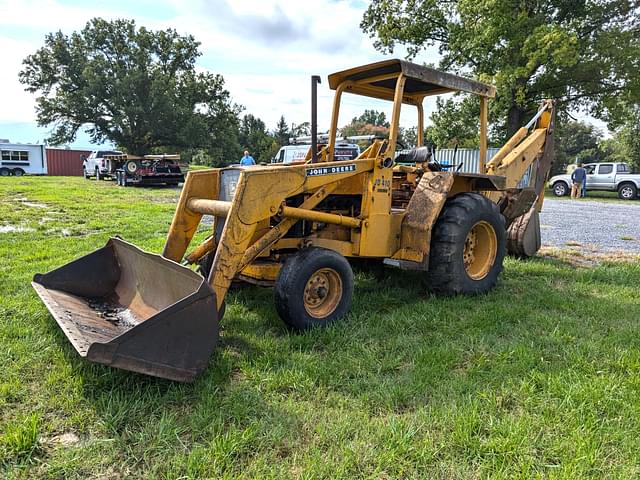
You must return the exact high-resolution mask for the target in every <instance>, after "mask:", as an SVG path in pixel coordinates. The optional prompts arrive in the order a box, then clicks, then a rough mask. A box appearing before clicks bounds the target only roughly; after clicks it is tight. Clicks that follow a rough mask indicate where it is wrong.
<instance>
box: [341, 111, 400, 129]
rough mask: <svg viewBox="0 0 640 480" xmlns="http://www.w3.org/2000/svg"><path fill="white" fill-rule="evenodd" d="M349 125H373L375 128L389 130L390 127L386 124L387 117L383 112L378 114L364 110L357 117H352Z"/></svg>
mask: <svg viewBox="0 0 640 480" xmlns="http://www.w3.org/2000/svg"><path fill="white" fill-rule="evenodd" d="M351 123H352V124H354V123H362V124H365V125H366V124H369V125H374V126H376V127H385V128H389V127H390V126H391V125H390V124H389V122H387V116H386V115H385V114H384V112H378V111H377V110H365V111H364V113H363V114H362V115H360V116H359V117H353V120H351Z"/></svg>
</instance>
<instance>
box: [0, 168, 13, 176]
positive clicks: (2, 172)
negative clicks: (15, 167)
mask: <svg viewBox="0 0 640 480" xmlns="http://www.w3.org/2000/svg"><path fill="white" fill-rule="evenodd" d="M9 175H11V170H9V169H8V168H7V167H2V168H0V177H8V176H9Z"/></svg>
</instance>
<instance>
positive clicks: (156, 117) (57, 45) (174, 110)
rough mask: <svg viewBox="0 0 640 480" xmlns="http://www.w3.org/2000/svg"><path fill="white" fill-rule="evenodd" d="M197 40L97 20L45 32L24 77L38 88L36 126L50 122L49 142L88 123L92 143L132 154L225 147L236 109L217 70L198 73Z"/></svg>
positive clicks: (69, 137)
mask: <svg viewBox="0 0 640 480" xmlns="http://www.w3.org/2000/svg"><path fill="white" fill-rule="evenodd" d="M198 46H199V43H198V42H196V41H195V39H194V38H193V37H192V36H180V35H178V33H177V32H176V31H174V30H171V29H168V30H163V31H151V30H147V29H146V28H145V27H140V28H138V27H136V24H135V22H134V21H133V20H115V21H106V20H103V19H100V18H95V19H93V20H91V21H89V22H88V23H87V25H86V26H85V27H84V29H83V30H81V31H80V32H74V33H72V34H71V35H70V36H66V35H64V34H63V33H62V32H60V31H58V32H56V33H50V34H48V35H47V36H46V37H45V44H44V46H43V47H42V48H40V49H39V50H37V51H36V52H35V53H34V54H32V55H29V56H28V57H27V58H26V59H25V60H24V62H23V63H24V69H23V70H22V71H21V72H20V74H19V78H20V81H21V82H22V83H23V84H24V85H25V89H26V90H27V91H29V92H31V93H37V94H39V97H38V98H37V118H38V124H39V125H44V126H48V125H53V127H54V128H53V132H52V135H51V137H50V138H49V142H50V143H53V144H60V143H67V142H71V141H73V139H74V138H75V137H76V134H77V132H78V130H80V129H81V128H86V129H87V132H88V133H89V135H90V137H91V140H92V141H93V142H96V143H99V142H102V141H105V140H109V141H111V142H113V143H115V144H117V145H118V146H120V147H121V148H123V149H124V150H126V151H127V152H130V153H134V154H145V153H149V152H150V151H153V150H154V149H158V148H162V147H171V148H178V149H181V148H187V147H189V148H191V147H202V148H209V147H211V146H213V145H214V144H215V145H216V146H217V147H216V148H219V147H218V146H220V145H222V146H225V148H228V147H229V145H228V144H229V142H231V144H232V146H233V140H232V138H233V134H232V132H231V131H232V130H233V125H234V122H235V124H237V119H236V117H237V114H238V113H239V109H238V107H236V106H235V105H233V104H232V103H231V100H230V96H229V92H227V90H225V89H224V80H223V78H222V77H221V76H220V75H213V74H210V73H197V72H196V70H195V61H196V59H197V57H198V56H199V55H200V53H199V51H198ZM230 139H231V140H230Z"/></svg>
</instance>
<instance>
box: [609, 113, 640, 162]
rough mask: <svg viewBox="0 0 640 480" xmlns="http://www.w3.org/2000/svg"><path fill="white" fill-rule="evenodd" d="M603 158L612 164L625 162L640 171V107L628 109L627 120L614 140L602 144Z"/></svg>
mask: <svg viewBox="0 0 640 480" xmlns="http://www.w3.org/2000/svg"><path fill="white" fill-rule="evenodd" d="M600 149H601V151H602V156H603V157H604V158H605V160H607V161H610V162H625V163H628V164H629V165H631V166H632V167H633V168H634V170H636V171H637V170H640V105H630V106H627V108H626V120H625V121H624V123H623V124H622V125H621V126H620V127H619V128H618V130H617V131H616V132H615V135H614V137H613V138H611V139H608V140H604V141H603V142H602V143H601V144H600Z"/></svg>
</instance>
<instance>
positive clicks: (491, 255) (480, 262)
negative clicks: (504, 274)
mask: <svg viewBox="0 0 640 480" xmlns="http://www.w3.org/2000/svg"><path fill="white" fill-rule="evenodd" d="M497 251H498V240H497V237H496V231H495V230H494V229H493V226H492V225H491V224H490V223H488V222H485V221H484V220H483V221H480V222H478V223H476V224H475V225H474V226H473V227H472V228H471V230H469V233H468V234H467V238H466V239H465V241H464V252H463V253H462V255H463V259H464V269H465V270H466V272H467V275H469V277H470V278H472V279H473V280H482V279H483V278H484V277H486V276H487V275H488V274H489V272H490V271H491V267H493V264H494V262H495V260H496V253H497Z"/></svg>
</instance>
